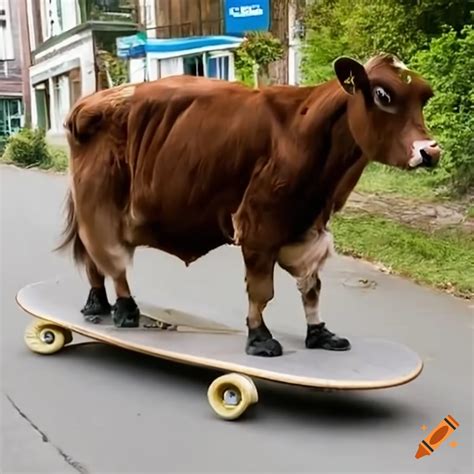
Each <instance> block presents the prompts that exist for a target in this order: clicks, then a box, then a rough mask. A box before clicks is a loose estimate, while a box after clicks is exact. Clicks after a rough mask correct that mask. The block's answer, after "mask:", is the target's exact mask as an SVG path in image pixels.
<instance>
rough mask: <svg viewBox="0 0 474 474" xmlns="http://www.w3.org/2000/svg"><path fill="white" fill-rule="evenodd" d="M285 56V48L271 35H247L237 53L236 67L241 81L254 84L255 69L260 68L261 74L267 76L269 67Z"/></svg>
mask: <svg viewBox="0 0 474 474" xmlns="http://www.w3.org/2000/svg"><path fill="white" fill-rule="evenodd" d="M282 56H283V46H282V44H281V42H280V40H279V39H278V38H276V37H275V36H273V35H272V34H271V33H267V32H261V31H252V32H249V33H246V35H245V38H244V41H243V42H242V43H241V45H240V46H239V47H238V48H237V50H236V52H235V67H236V69H237V72H238V74H239V75H240V76H241V79H242V80H243V81H244V82H246V83H248V84H251V83H252V82H253V79H252V78H253V67H254V65H256V66H257V67H258V72H259V74H264V75H266V74H267V73H268V66H269V65H270V64H271V63H272V62H274V61H277V60H278V59H281V57H282Z"/></svg>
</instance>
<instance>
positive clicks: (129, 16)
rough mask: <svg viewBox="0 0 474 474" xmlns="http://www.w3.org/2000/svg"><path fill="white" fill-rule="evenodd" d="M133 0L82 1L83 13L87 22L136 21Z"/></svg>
mask: <svg viewBox="0 0 474 474" xmlns="http://www.w3.org/2000/svg"><path fill="white" fill-rule="evenodd" d="M134 3H135V2H134V1H133V0H94V1H92V2H90V1H89V2H88V1H83V5H82V6H83V11H84V13H85V17H86V19H87V20H93V21H124V22H133V23H136V22H137V21H138V15H137V11H136V8H135V5H134Z"/></svg>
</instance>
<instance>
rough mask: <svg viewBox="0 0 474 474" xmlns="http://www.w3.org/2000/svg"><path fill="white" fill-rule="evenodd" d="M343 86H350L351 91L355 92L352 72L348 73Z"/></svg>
mask: <svg viewBox="0 0 474 474" xmlns="http://www.w3.org/2000/svg"><path fill="white" fill-rule="evenodd" d="M344 84H347V85H350V86H352V91H354V90H355V83H354V75H353V74H352V70H351V71H350V72H349V76H348V77H347V78H346V79H344Z"/></svg>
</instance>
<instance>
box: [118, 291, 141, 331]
mask: <svg viewBox="0 0 474 474" xmlns="http://www.w3.org/2000/svg"><path fill="white" fill-rule="evenodd" d="M112 319H113V321H114V325H115V326H116V327H118V328H136V327H138V324H139V321H140V310H139V309H138V306H137V304H136V303H135V300H134V299H133V298H132V297H131V296H130V297H128V298H117V301H116V303H115V305H114V307H113V309H112Z"/></svg>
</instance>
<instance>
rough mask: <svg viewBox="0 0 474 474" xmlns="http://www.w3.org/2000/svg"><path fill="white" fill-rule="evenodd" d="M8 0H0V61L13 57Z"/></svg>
mask: <svg viewBox="0 0 474 474" xmlns="http://www.w3.org/2000/svg"><path fill="white" fill-rule="evenodd" d="M8 8H9V5H8V0H0V61H7V60H12V59H15V58H14V56H13V37H12V30H11V21H10V12H9V11H8Z"/></svg>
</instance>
